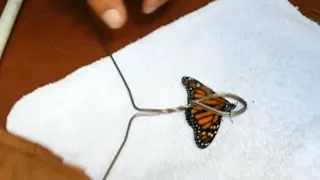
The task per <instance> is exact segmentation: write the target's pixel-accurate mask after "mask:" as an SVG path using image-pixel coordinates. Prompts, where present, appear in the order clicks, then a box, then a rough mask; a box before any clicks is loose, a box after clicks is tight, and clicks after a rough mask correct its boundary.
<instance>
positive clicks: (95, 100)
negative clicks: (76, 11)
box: [7, 0, 320, 180]
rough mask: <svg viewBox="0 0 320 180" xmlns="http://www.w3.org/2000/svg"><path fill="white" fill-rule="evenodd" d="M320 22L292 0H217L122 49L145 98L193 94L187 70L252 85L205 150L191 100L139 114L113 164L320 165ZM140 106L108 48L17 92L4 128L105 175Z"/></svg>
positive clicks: (143, 173)
mask: <svg viewBox="0 0 320 180" xmlns="http://www.w3.org/2000/svg"><path fill="white" fill-rule="evenodd" d="M319 42H320V28H319V27H318V25H317V24H316V23H314V22H312V21H310V20H308V19H307V18H305V17H303V16H302V15H301V14H300V13H299V12H298V11H297V10H296V9H295V8H294V7H293V6H291V4H290V3H289V2H287V1H283V0H270V1H264V0H219V1H216V2H212V3H210V4H208V5H207V6H205V7H203V8H201V9H199V10H197V11H195V12H193V13H191V14H188V15H186V16H185V17H182V18H180V19H179V20H177V21H175V22H173V23H171V24H169V25H167V26H164V27H162V28H160V29H158V30H156V31H155V32H153V33H151V34H149V35H148V36H146V37H144V38H142V39H140V40H139V41H137V42H134V43H132V44H130V45H128V46H126V47H124V48H123V49H121V50H120V51H118V52H116V53H115V54H114V57H115V59H116V61H117V63H118V64H119V67H120V69H121V70H122V72H123V75H124V77H125V78H126V80H127V81H128V85H129V86H130V87H131V89H132V93H133V96H134V98H135V101H136V104H137V105H138V106H140V107H148V108H166V107H173V106H177V105H183V104H186V103H187V92H186V90H185V89H184V87H183V85H182V83H181V78H182V77H183V76H190V77H193V78H196V79H197V80H199V81H201V82H202V83H204V84H206V85H207V86H209V87H210V88H212V89H213V90H214V91H217V92H221V91H222V92H231V93H235V94H238V95H239V96H241V97H243V98H244V99H245V100H246V101H247V103H248V110H247V111H246V112H245V113H244V114H241V115H240V116H236V117H232V120H233V121H234V123H233V124H232V123H230V121H228V117H224V118H223V120H224V121H223V122H222V124H221V127H220V130H219V131H218V134H217V136H216V138H215V139H214V141H213V143H212V144H211V145H210V146H209V147H208V148H206V149H203V150H200V149H199V148H198V147H197V146H196V145H195V142H194V139H193V131H192V129H191V127H190V126H189V125H188V124H187V121H186V119H185V115H184V113H183V112H180V113H175V114H168V115H161V116H157V117H141V118H139V119H137V120H136V121H135V123H134V124H133V126H132V129H131V132H130V136H129V140H128V143H127V145H126V146H125V148H124V150H123V152H122V154H121V155H120V157H119V159H118V161H117V162H116V164H115V166H114V169H113V171H112V172H111V174H110V180H111V179H119V180H120V179H121V180H125V179H130V180H138V179H139V180H155V179H172V180H195V179H197V180H210V179H215V180H234V179H245V180H257V179H260V180H271V179H272V180H273V179H278V180H298V179H299V180H300V179H308V180H316V179H318V178H319V177H320V131H319V129H320V113H319V111H318V109H319V107H320V98H318V96H319V92H320V61H319V59H320V51H319ZM135 112H136V111H135V110H134V109H133V107H132V105H131V103H130V99H129V95H128V93H127V91H126V89H125V86H124V84H123V82H122V81H121V78H120V76H119V74H118V73H117V71H116V69H115V67H114V65H113V64H112V62H111V60H110V58H109V57H105V58H102V59H100V60H98V61H96V62H95V63H93V64H90V65H88V66H85V67H82V68H80V69H79V70H77V71H75V72H73V73H71V74H70V75H69V76H67V77H65V78H63V79H61V80H60V81H58V82H54V83H52V84H48V85H46V86H44V87H41V88H39V89H37V90H35V91H34V92H32V93H30V94H28V95H26V96H25V97H23V98H22V99H21V100H20V101H18V102H17V103H16V104H15V105H14V107H13V108H12V111H11V112H10V114H9V116H8V119H7V129H8V130H9V131H10V132H12V133H15V134H18V135H21V136H24V137H26V138H28V139H30V140H33V141H36V142H37V143H40V144H42V145H44V146H45V147H47V148H50V149H51V150H53V151H54V152H55V153H57V154H59V155H60V156H61V157H63V158H64V160H65V161H66V162H68V163H72V164H75V165H77V166H80V167H82V168H84V169H85V170H86V172H87V173H88V175H89V176H90V177H91V178H92V179H94V180H100V179H101V178H102V177H103V175H104V173H105V171H106V170H107V168H108V166H109V164H110V162H111V160H112V158H113V156H114V155H115V153H116V151H117V149H118V148H119V146H120V144H121V142H122V140H123V137H124V134H125V130H126V126H127V123H128V121H129V118H130V117H131V116H132V115H133V114H134V113H135Z"/></svg>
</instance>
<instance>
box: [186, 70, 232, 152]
mask: <svg viewBox="0 0 320 180" xmlns="http://www.w3.org/2000/svg"><path fill="white" fill-rule="evenodd" d="M182 83H183V85H184V87H185V88H186V90H187V95H188V104H190V103H191V101H192V100H198V99H201V98H203V97H205V96H208V95H210V94H214V93H215V92H214V91H213V90H211V89H210V88H208V87H207V86H205V85H203V84H202V83H201V82H199V81H198V80H196V79H193V78H191V77H186V76H184V77H183V78H182ZM202 103H203V104H205V105H207V106H209V107H211V108H215V109H218V110H221V111H226V112H231V110H233V109H235V107H236V105H235V104H232V103H230V102H229V101H227V100H226V99H224V98H222V97H215V98H211V99H208V100H205V101H203V102H202ZM185 116H186V120H187V122H188V124H189V125H190V126H191V127H192V129H193V131H194V140H195V143H196V145H197V146H198V147H199V148H200V149H204V148H206V147H208V146H209V145H210V144H211V142H212V141H213V139H214V138H215V136H216V134H217V132H218V130H219V128H220V123H221V118H222V116H221V115H218V114H214V113H213V112H211V111H207V110H205V109H204V108H202V107H201V106H191V107H188V108H186V110H185Z"/></svg>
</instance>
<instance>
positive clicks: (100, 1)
mask: <svg viewBox="0 0 320 180" xmlns="http://www.w3.org/2000/svg"><path fill="white" fill-rule="evenodd" d="M167 1H168V0H143V4H142V11H143V12H144V13H145V14H150V13H152V12H154V11H155V10H157V9H158V8H159V7H160V6H162V5H163V4H165V3H166V2H167ZM87 3H88V4H89V6H90V7H91V8H92V9H93V11H94V12H95V13H96V14H97V15H98V16H99V17H100V18H101V19H102V21H103V22H105V23H106V25H108V26H109V27H110V28H112V29H118V28H121V27H122V26H123V25H124V24H125V23H126V21H127V18H128V17H127V10H126V7H125V5H124V3H123V0H87Z"/></svg>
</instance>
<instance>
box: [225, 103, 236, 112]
mask: <svg viewBox="0 0 320 180" xmlns="http://www.w3.org/2000/svg"><path fill="white" fill-rule="evenodd" d="M236 107H237V105H236V104H233V103H227V104H226V107H225V108H224V110H225V111H226V112H231V111H232V110H234V109H235V108H236Z"/></svg>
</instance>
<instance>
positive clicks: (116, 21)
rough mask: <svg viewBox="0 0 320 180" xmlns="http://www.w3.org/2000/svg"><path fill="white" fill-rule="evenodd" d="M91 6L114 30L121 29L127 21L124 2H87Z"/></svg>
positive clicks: (96, 0) (109, 0)
mask: <svg viewBox="0 0 320 180" xmlns="http://www.w3.org/2000/svg"><path fill="white" fill-rule="evenodd" d="M87 2H88V4H89V6H90V7H91V8H92V9H93V11H94V12H95V13H96V14H97V15H98V16H99V18H101V20H102V21H103V22H104V23H105V24H106V25H108V26H109V27H110V28H112V29H118V28H121V27H122V26H123V25H124V24H125V22H126V21H127V11H126V8H125V6H124V3H123V0H87Z"/></svg>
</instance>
